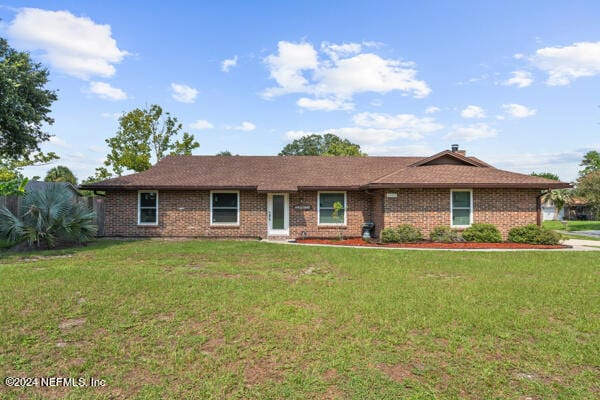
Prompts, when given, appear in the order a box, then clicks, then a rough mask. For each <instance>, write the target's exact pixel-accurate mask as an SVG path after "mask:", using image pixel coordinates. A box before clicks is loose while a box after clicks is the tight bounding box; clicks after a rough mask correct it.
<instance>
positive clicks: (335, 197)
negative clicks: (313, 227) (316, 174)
mask: <svg viewBox="0 0 600 400" xmlns="http://www.w3.org/2000/svg"><path fill="white" fill-rule="evenodd" d="M336 202H340V203H341V204H342V206H343V208H342V209H341V210H340V211H339V213H338V217H337V218H335V217H334V216H333V211H334V210H335V208H334V207H333V204H334V203H336ZM318 206H319V210H318V213H319V225H329V224H343V225H346V192H319V198H318Z"/></svg>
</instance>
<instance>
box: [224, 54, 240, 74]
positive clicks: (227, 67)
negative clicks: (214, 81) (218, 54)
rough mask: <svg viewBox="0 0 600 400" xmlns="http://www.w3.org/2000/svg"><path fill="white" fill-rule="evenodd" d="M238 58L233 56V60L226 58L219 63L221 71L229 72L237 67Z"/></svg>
mask: <svg viewBox="0 0 600 400" xmlns="http://www.w3.org/2000/svg"><path fill="white" fill-rule="evenodd" d="M237 62H238V56H233V58H227V59H225V60H223V62H222V63H221V71H223V72H229V70H230V69H231V68H233V67H235V66H236V65H237Z"/></svg>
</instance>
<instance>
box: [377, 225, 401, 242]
mask: <svg viewBox="0 0 600 400" xmlns="http://www.w3.org/2000/svg"><path fill="white" fill-rule="evenodd" d="M381 241H382V242H383V243H398V242H399V241H400V237H399V236H398V232H397V231H396V230H395V229H394V228H385V229H384V230H382V231H381Z"/></svg>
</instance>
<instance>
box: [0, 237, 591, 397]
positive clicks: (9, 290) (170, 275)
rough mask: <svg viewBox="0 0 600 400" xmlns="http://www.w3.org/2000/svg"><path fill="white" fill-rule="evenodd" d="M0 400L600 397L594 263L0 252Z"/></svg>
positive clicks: (256, 251)
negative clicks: (68, 384)
mask: <svg viewBox="0 0 600 400" xmlns="http://www.w3.org/2000/svg"><path fill="white" fill-rule="evenodd" d="M0 276H1V277H2V279H1V280H0V371H1V372H2V374H3V376H2V378H4V377H5V376H19V377H47V376H54V377H75V378H79V377H83V378H86V379H89V378H90V377H93V378H98V379H104V380H106V385H105V386H104V387H99V388H90V387H85V388H81V387H80V388H40V387H32V388H23V389H11V388H8V387H6V386H5V385H2V384H1V383H0V398H2V399H4V398H9V399H10V398H40V399H41V398H44V399H45V398H71V399H81V398H83V399H86V398H89V399H121V398H123V399H125V398H127V399H130V398H139V399H167V398H168V399H176V398H198V399H207V398H209V399H210V398H214V399H222V398H234V399H236V398H237V399H247V398H261V399H262V398H265V399H281V398H291V399H305V398H313V399H323V398H325V399H334V398H340V399H345V398H353V399H397V398H413V399H456V398H471V399H494V398H497V399H505V398H510V399H525V398H532V399H553V398H563V399H575V398H576V399H597V398H598V397H599V396H600V386H599V382H600V296H599V295H598V294H599V293H600V264H599V263H598V254H597V253H595V252H549V251H546V252H543V251H538V252H443V251H404V250H384V249H350V248H325V247H308V246H307V247H303V246H300V245H299V246H287V245H278V244H269V243H260V242H236V241H156V240H147V241H133V242H129V241H101V242H98V243H95V244H93V245H91V246H89V247H87V248H82V249H78V250H72V251H53V252H44V253H40V254H29V255H26V254H20V255H19V254H17V255H15V254H8V253H1V255H0Z"/></svg>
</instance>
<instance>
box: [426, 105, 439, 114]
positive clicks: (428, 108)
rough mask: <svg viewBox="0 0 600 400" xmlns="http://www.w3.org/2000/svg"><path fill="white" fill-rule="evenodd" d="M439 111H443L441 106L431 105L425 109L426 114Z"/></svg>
mask: <svg viewBox="0 0 600 400" xmlns="http://www.w3.org/2000/svg"><path fill="white" fill-rule="evenodd" d="M438 111H441V110H440V108H439V107H435V106H431V107H427V108H426V109H425V114H435V113H436V112H438Z"/></svg>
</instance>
